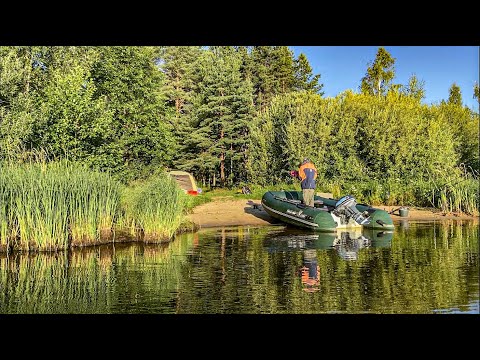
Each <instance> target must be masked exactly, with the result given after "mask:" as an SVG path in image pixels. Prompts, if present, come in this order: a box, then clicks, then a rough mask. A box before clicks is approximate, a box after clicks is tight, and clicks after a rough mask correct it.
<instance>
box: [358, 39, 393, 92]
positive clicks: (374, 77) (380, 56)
mask: <svg viewBox="0 0 480 360" xmlns="http://www.w3.org/2000/svg"><path fill="white" fill-rule="evenodd" d="M394 64H395V58H393V57H392V56H391V55H390V53H389V52H388V51H387V50H385V49H384V48H383V47H381V48H379V49H378V52H377V55H376V57H375V60H374V61H373V63H371V64H370V66H369V67H368V68H367V72H366V74H365V76H364V77H363V78H362V84H361V86H360V88H361V92H362V93H363V94H370V95H386V94H387V92H388V91H389V90H390V88H391V87H392V85H391V82H392V80H393V78H394V77H395V69H394Z"/></svg>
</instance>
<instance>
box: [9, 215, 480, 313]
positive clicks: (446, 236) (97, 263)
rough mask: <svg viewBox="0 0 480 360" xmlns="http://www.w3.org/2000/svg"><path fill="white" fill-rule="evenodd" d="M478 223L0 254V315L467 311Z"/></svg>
mask: <svg viewBox="0 0 480 360" xmlns="http://www.w3.org/2000/svg"><path fill="white" fill-rule="evenodd" d="M478 264H479V256H478V224H472V223H468V222H455V221H452V222H441V223H439V222H436V223H435V222H430V223H410V224H409V226H408V228H407V229H406V228H405V227H402V226H398V227H396V228H395V232H394V233H385V232H381V231H363V232H361V233H358V232H337V233H327V234H316V233H306V232H302V231H300V230H298V231H290V230H285V229H284V228H283V227H278V226H274V227H229V228H222V229H209V230H206V231H200V232H198V233H195V234H183V235H181V236H178V238H177V239H176V240H175V241H173V242H171V243H169V244H166V245H148V246H147V245H145V244H141V243H140V244H139V243H133V244H122V245H120V244H114V245H109V246H100V247H96V248H88V249H83V250H75V251H70V252H62V253H57V254H33V255H29V254H25V253H16V254H11V255H9V256H7V255H5V254H3V255H0V313H122V314H123V313H188V314H198V313H268V314H273V313H450V312H463V313H469V312H477V313H478V306H477V307H474V306H473V305H472V304H478V299H479V274H478V270H479V267H478Z"/></svg>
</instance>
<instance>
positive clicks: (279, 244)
mask: <svg viewBox="0 0 480 360" xmlns="http://www.w3.org/2000/svg"><path fill="white" fill-rule="evenodd" d="M392 238H393V232H391V231H389V232H386V231H379V230H372V229H369V230H367V229H363V230H361V229H350V230H348V231H346V230H338V231H336V232H335V233H318V234H311V233H305V232H304V231H303V232H302V231H301V230H290V231H282V232H279V233H277V234H275V235H273V236H272V237H269V238H268V239H266V240H265V242H264V245H265V246H266V247H267V248H268V251H270V252H277V251H298V250H310V249H318V250H328V249H335V250H336V251H337V252H338V254H339V255H340V256H341V257H342V258H343V259H345V260H355V259H357V257H358V251H359V250H360V249H362V248H367V247H373V248H376V247H387V246H390V242H391V241H392Z"/></svg>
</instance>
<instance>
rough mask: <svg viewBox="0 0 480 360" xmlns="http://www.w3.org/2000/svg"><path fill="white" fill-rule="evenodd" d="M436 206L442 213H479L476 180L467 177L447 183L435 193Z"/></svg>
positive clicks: (474, 214) (479, 203)
mask: <svg viewBox="0 0 480 360" xmlns="http://www.w3.org/2000/svg"><path fill="white" fill-rule="evenodd" d="M437 199H438V206H439V207H440V208H441V209H442V211H443V212H444V213H452V212H457V213H466V214H469V215H473V216H478V215H479V206H480V202H479V193H478V180H477V179H467V180H466V181H462V182H460V183H457V184H453V185H447V186H445V187H443V188H442V189H441V190H440V191H439V195H437Z"/></svg>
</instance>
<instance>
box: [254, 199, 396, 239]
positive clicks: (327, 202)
mask: <svg viewBox="0 0 480 360" xmlns="http://www.w3.org/2000/svg"><path fill="white" fill-rule="evenodd" d="M302 199H303V197H302V192H301V191H267V192H266V193H265V194H264V195H263V197H262V207H263V209H264V210H265V211H266V212H267V213H268V214H269V215H270V216H272V217H274V218H276V219H278V220H280V221H283V222H285V223H287V224H291V225H294V226H297V227H300V228H304V229H310V230H315V231H325V232H329V231H336V230H337V229H350V228H358V227H360V228H364V229H376V230H384V231H388V230H393V228H394V226H393V221H392V218H391V217H390V215H389V214H388V213H387V212H386V211H385V210H382V209H376V208H373V207H371V206H368V205H365V204H357V202H356V201H355V199H354V198H353V197H352V196H350V195H347V196H344V197H342V198H341V199H339V200H336V199H330V198H324V197H320V196H316V195H315V197H314V204H315V206H314V207H311V206H306V205H304V204H303V203H302Z"/></svg>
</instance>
